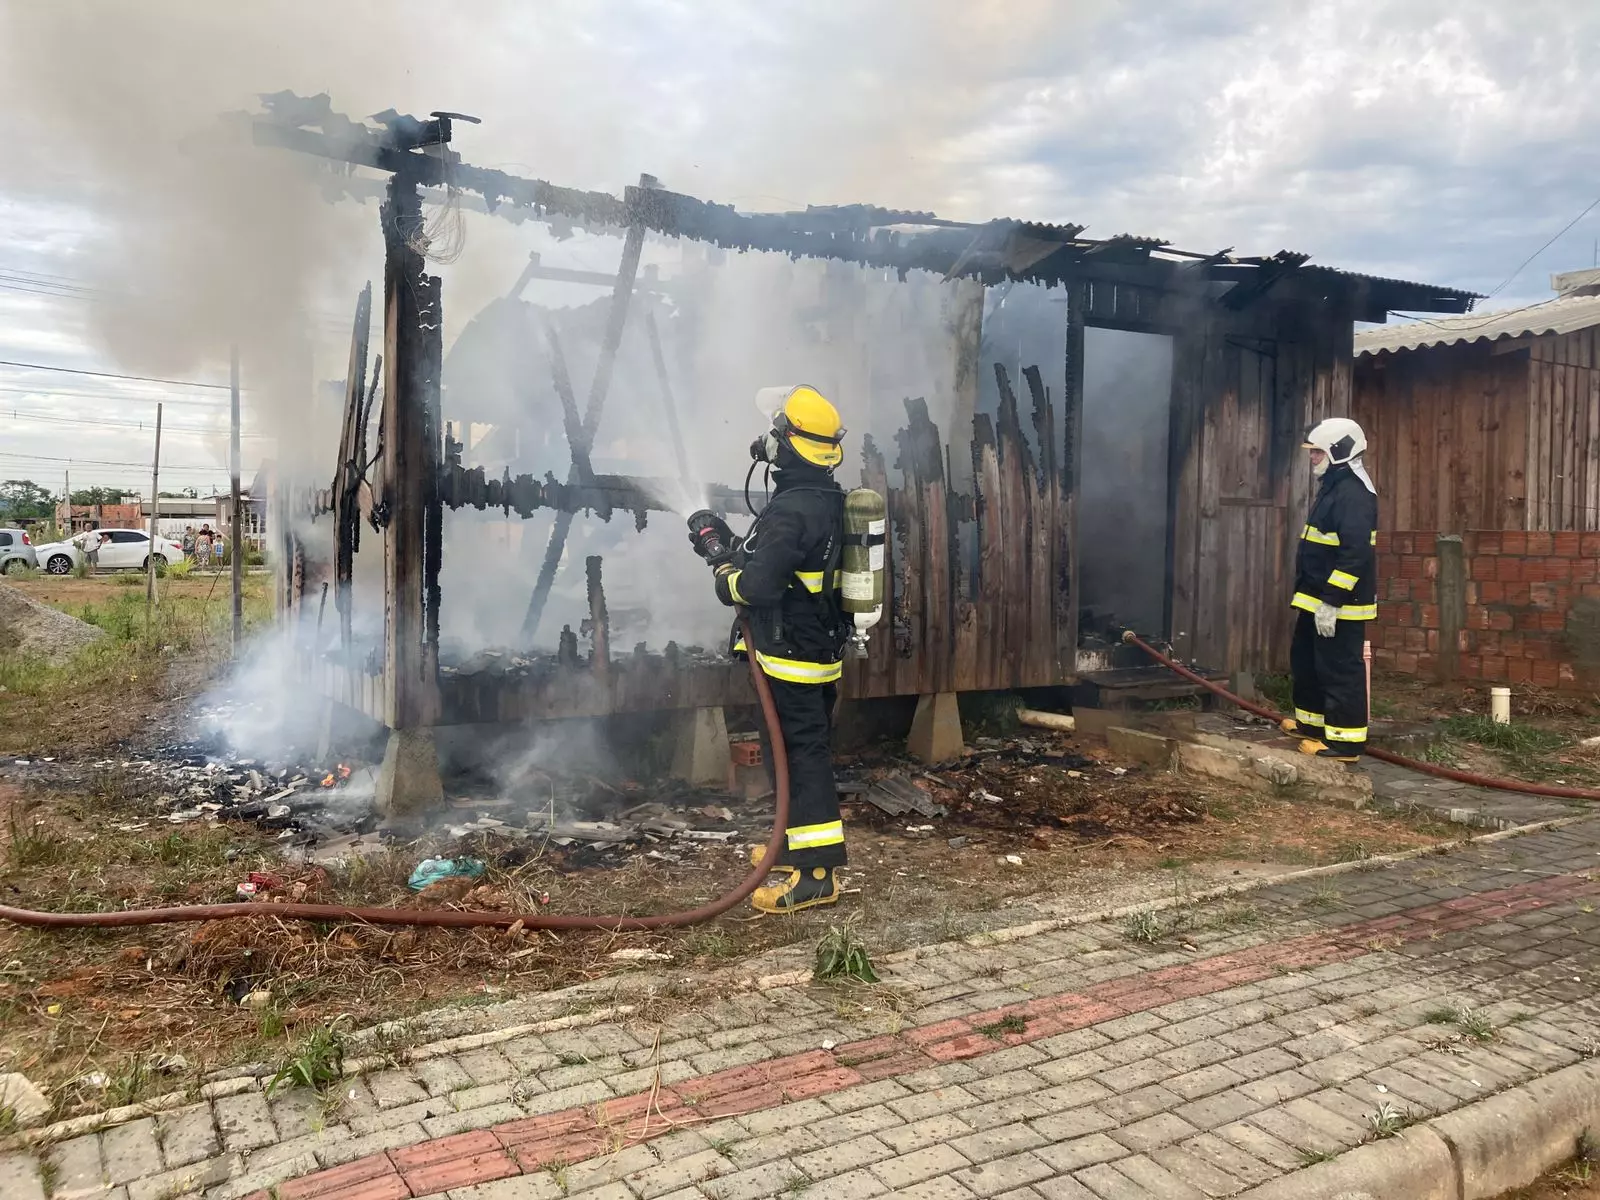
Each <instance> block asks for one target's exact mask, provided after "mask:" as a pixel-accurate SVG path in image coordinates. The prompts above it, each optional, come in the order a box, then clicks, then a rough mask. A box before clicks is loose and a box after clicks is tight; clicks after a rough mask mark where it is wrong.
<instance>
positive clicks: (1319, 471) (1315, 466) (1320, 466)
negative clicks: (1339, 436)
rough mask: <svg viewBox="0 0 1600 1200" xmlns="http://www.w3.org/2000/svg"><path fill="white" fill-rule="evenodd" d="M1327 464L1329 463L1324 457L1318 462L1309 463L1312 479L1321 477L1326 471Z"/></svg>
mask: <svg viewBox="0 0 1600 1200" xmlns="http://www.w3.org/2000/svg"><path fill="white" fill-rule="evenodd" d="M1328 465H1329V464H1328V460H1327V459H1326V458H1324V459H1323V460H1322V461H1321V462H1319V463H1312V464H1311V477H1312V478H1313V479H1321V478H1322V477H1323V476H1324V475H1326V474H1327V473H1328Z"/></svg>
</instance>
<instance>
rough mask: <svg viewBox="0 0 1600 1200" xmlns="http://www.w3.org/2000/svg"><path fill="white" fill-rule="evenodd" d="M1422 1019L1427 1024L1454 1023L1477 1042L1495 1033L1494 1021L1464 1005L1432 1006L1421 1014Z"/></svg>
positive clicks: (1489, 1037) (1491, 1038)
mask: <svg viewBox="0 0 1600 1200" xmlns="http://www.w3.org/2000/svg"><path fill="white" fill-rule="evenodd" d="M1422 1019H1423V1021H1425V1022H1426V1023H1427V1024H1429V1025H1454V1026H1455V1027H1456V1028H1457V1029H1459V1030H1461V1032H1462V1033H1464V1034H1466V1035H1467V1036H1468V1037H1469V1038H1472V1039H1473V1040H1474V1041H1477V1042H1487V1041H1492V1040H1493V1039H1494V1035H1495V1030H1494V1022H1493V1021H1491V1020H1489V1018H1488V1017H1486V1016H1484V1015H1483V1013H1481V1012H1478V1011H1476V1010H1474V1009H1471V1008H1467V1007H1466V1006H1465V1005H1451V1006H1449V1007H1446V1008H1432V1009H1429V1010H1428V1011H1427V1012H1425V1013H1423V1014H1422Z"/></svg>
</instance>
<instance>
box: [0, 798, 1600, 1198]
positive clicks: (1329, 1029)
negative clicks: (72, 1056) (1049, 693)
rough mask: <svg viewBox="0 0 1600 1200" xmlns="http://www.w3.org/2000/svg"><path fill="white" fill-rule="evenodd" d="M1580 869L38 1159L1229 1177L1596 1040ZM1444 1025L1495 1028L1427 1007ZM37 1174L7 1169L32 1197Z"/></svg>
mask: <svg viewBox="0 0 1600 1200" xmlns="http://www.w3.org/2000/svg"><path fill="white" fill-rule="evenodd" d="M1595 872H1600V819H1597V820H1592V821H1585V822H1582V823H1579V824H1576V825H1572V826H1569V827H1566V828H1563V829H1556V830H1550V831H1546V832H1542V833H1538V834H1532V835H1528V836H1526V837H1522V838H1515V839H1509V840H1506V841H1502V842H1498V843H1494V844H1486V845H1478V846H1473V847H1469V848H1460V849H1457V850H1454V851H1452V852H1450V853H1448V854H1442V855H1437V856H1430V857H1426V858H1421V859H1417V860H1414V861H1411V862H1407V863H1403V864H1399V865H1395V866H1391V867H1387V868H1382V869H1367V870H1363V871H1360V872H1358V873H1352V874H1347V875H1342V876H1339V877H1337V878H1330V879H1307V880H1299V881H1291V882H1285V883H1280V884H1276V885H1273V886H1270V887H1267V888H1264V889H1261V890H1258V891H1257V892H1255V893H1252V894H1250V895H1249V896H1247V897H1246V898H1245V899H1244V900H1243V901H1239V900H1236V901H1233V902H1231V903H1230V904H1229V905H1223V906H1212V907H1206V906H1200V907H1198V908H1196V909H1195V910H1194V911H1192V912H1190V913H1187V914H1172V913H1168V914H1165V915H1164V916H1163V917H1162V920H1163V921H1164V922H1166V924H1167V927H1168V928H1171V929H1173V935H1172V936H1171V937H1170V938H1167V939H1164V940H1162V941H1160V942H1158V943H1157V944H1155V945H1145V944H1141V943H1139V942H1137V941H1133V940H1130V938H1129V937H1128V936H1127V931H1126V930H1124V929H1123V928H1121V927H1117V926H1105V925H1088V926H1083V927H1079V928H1075V929H1070V930H1053V931H1051V930H1047V931H1044V932H1041V933H1038V934H1035V935H1033V936H1031V937H1022V938H1018V939H1015V940H1011V941H1007V942H1004V943H1002V944H998V945H990V946H983V945H978V946H972V945H954V946H946V947H932V948H927V949H924V950H921V951H918V952H917V953H915V954H913V955H906V956H897V958H896V960H895V961H891V962H888V963H885V964H883V965H882V973H883V974H884V975H885V977H886V979H887V980H889V981H890V982H891V983H893V984H894V985H897V987H898V989H899V991H898V992H897V995H898V996H899V997H900V1000H899V1001H898V1002H897V1004H896V1005H895V1006H894V1008H895V1009H898V1010H899V1011H898V1012H896V1011H893V1010H892V1009H890V1007H889V1006H887V1005H885V1006H884V1012H883V1015H882V1018H881V1019H877V1018H869V1017H863V1016H856V1017H853V1018H848V1019H847V1018H845V1017H844V1016H842V1015H840V1014H839V1013H837V1012H835V1011H834V1009H833V1001H832V1000H831V999H830V1000H828V1002H827V1004H820V1003H818V1002H817V999H816V998H814V997H813V996H812V995H810V994H808V990H807V989H806V988H794V987H788V988H781V989H777V990H776V991H773V992H768V993H749V994H741V995H737V996H735V997H732V998H731V999H726V1000H718V1001H715V1002H711V1003H708V1004H705V1005H703V1006H701V1007H699V1008H698V1009H696V1010H695V1011H692V1012H688V1013H685V1014H683V1015H682V1016H681V1017H677V1018H673V1019H670V1020H668V1021H666V1022H664V1023H663V1025H662V1026H661V1027H660V1029H659V1030H658V1029H656V1028H654V1027H650V1028H645V1027H642V1026H641V1027H631V1026H626V1025H620V1024H616V1023H602V1024H597V1025H595V1026H592V1027H589V1028H585V1029H568V1030H562V1031H560V1032H558V1033H549V1034H543V1035H540V1036H536V1037H535V1036H522V1037H518V1038H516V1039H514V1040H511V1041H507V1042H504V1043H502V1044H499V1045H495V1046H487V1047H480V1048H478V1049H474V1050H470V1051H467V1052H464V1053H461V1054H457V1055H445V1056H438V1057H432V1058H428V1059H425V1060H423V1061H419V1062H416V1063H414V1064H413V1065H411V1066H401V1067H397V1068H391V1069H387V1070H384V1071H380V1072H377V1073H375V1074H373V1075H370V1076H368V1077H367V1078H366V1080H365V1081H364V1082H362V1081H352V1084H353V1086H354V1089H355V1091H356V1097H355V1099H354V1100H353V1101H352V1102H351V1103H350V1104H348V1105H346V1106H343V1108H342V1110H341V1109H338V1108H334V1109H331V1110H329V1111H328V1113H327V1114H326V1116H325V1115H324V1110H323V1108H322V1106H321V1105H320V1103H319V1102H318V1101H317V1100H316V1099H315V1098H313V1097H310V1096H308V1095H305V1094H294V1093H289V1094H286V1095H284V1096H282V1097H280V1098H277V1099H275V1100H274V1101H273V1102H272V1103H271V1104H268V1103H267V1101H266V1100H265V1098H264V1097H263V1096H262V1095H261V1094H260V1093H258V1092H249V1093H245V1094H242V1095H239V1096H233V1097H227V1098H224V1099H219V1100H216V1101H215V1102H213V1103H211V1104H209V1105H195V1106H192V1107H190V1108H188V1109H182V1110H177V1111H174V1112H171V1113H167V1114H163V1115H161V1116H160V1117H157V1118H154V1119H149V1118H147V1119H144V1120H141V1121H137V1122H133V1123H130V1124H127V1125H123V1126H119V1127H116V1128H112V1129H108V1130H105V1131H103V1132H102V1133H99V1134H95V1135H90V1136H87V1137H80V1138H74V1139H70V1140H67V1141H64V1142H61V1143H59V1144H58V1145H55V1146H53V1147H51V1148H50V1149H49V1150H48V1151H47V1152H46V1157H47V1158H48V1161H49V1163H50V1170H49V1171H48V1172H47V1177H48V1178H51V1179H52V1180H53V1181H54V1184H55V1187H56V1189H57V1192H56V1196H57V1197H58V1198H59V1200H65V1198H67V1197H72V1198H74V1200H76V1198H77V1197H84V1198H87V1197H90V1196H93V1197H96V1198H97V1200H100V1198H105V1200H120V1196H119V1195H118V1193H117V1192H116V1191H115V1190H114V1189H117V1188H119V1187H124V1186H126V1187H128V1189H129V1190H128V1193H127V1195H128V1200H147V1198H153V1197H155V1196H158V1195H163V1194H166V1195H196V1196H203V1197H204V1198H205V1200H235V1198H236V1197H241V1196H250V1197H251V1200H267V1197H268V1195H269V1194H270V1193H269V1192H268V1190H267V1189H268V1188H269V1187H276V1194H277V1196H278V1200H387V1198H390V1197H392V1198H394V1200H401V1198H403V1197H425V1196H431V1197H437V1196H444V1195H448V1196H449V1197H451V1200H510V1198H511V1197H532V1198H533V1200H553V1198H554V1197H556V1196H559V1195H563V1194H565V1195H567V1196H571V1197H585V1198H587V1200H766V1198H767V1197H785V1198H789V1197H794V1198H798V1197H800V1196H802V1195H814V1196H818V1197H820V1196H824V1195H826V1196H828V1197H830V1200H832V1198H834V1197H839V1198H842V1200H853V1198H855V1197H860V1198H861V1200H873V1198H874V1197H876V1196H879V1195H885V1194H887V1193H889V1192H891V1191H893V1192H895V1193H896V1194H897V1195H906V1194H910V1195H914V1196H916V1197H926V1200H973V1198H974V1197H978V1198H985V1200H986V1198H988V1197H1001V1198H1003V1200H1079V1198H1080V1197H1084V1196H1089V1197H1098V1198H1099V1200H1112V1198H1115V1197H1120V1196H1128V1197H1140V1198H1146V1200H1147V1198H1149V1197H1167V1196H1172V1197H1189V1196H1197V1195H1198V1196H1223V1195H1232V1194H1235V1193H1237V1192H1239V1191H1242V1190H1244V1189H1246V1188H1248V1187H1251V1186H1254V1185H1256V1184H1259V1183H1262V1182H1265V1181H1267V1180H1270V1179H1273V1178H1276V1177H1278V1176H1279V1175H1282V1174H1284V1173H1286V1172H1292V1171H1294V1170H1297V1169H1299V1168H1300V1167H1302V1166H1303V1165H1305V1163H1306V1162H1307V1161H1308V1160H1309V1159H1310V1158H1312V1157H1314V1156H1318V1155H1323V1154H1332V1153H1338V1152H1340V1151H1343V1150H1347V1149H1350V1148H1351V1147H1353V1146H1354V1145H1356V1144H1358V1143H1359V1142H1361V1141H1362V1140H1364V1139H1365V1138H1366V1137H1368V1136H1369V1134H1370V1125H1369V1123H1368V1117H1369V1116H1370V1115H1371V1114H1372V1113H1374V1112H1376V1111H1377V1109H1378V1107H1379V1106H1380V1104H1382V1103H1391V1104H1395V1105H1397V1106H1404V1107H1405V1108H1407V1109H1408V1110H1410V1111H1412V1112H1413V1113H1415V1114H1416V1115H1419V1116H1427V1115H1435V1114H1439V1113H1443V1112H1447V1111H1450V1110H1452V1109H1454V1108H1458V1107H1460V1106H1461V1105H1463V1104H1466V1103H1471V1102H1472V1101H1474V1100H1477V1099H1480V1098H1482V1097H1484V1096H1486V1095H1490V1094H1492V1093H1493V1092H1494V1091H1496V1090H1498V1089H1501V1088H1505V1087H1510V1086H1514V1085H1516V1084H1518V1083H1521V1082H1525V1081H1526V1080H1528V1079H1531V1078H1533V1077H1534V1076H1536V1075H1538V1074H1542V1073H1545V1072H1548V1071H1552V1070H1557V1069H1560V1068H1561V1067H1564V1066H1568V1065H1570V1064H1571V1063H1573V1062H1576V1061H1578V1060H1579V1059H1580V1058H1582V1057H1585V1056H1589V1055H1592V1054H1593V1053H1594V1052H1595V1051H1596V1049H1597V1046H1596V1043H1595V1040H1594V1039H1596V1038H1597V1037H1600V1023H1597V1020H1596V1018H1597V1017H1600V1004H1597V1003H1596V1002H1594V1001H1592V1000H1591V999H1590V995H1591V990H1592V989H1591V987H1590V985H1589V983H1588V982H1587V980H1588V978H1589V977H1591V976H1592V975H1593V974H1594V972H1595V970H1597V969H1600V962H1597V961H1596V960H1597V959H1600V921H1597V920H1596V918H1595V916H1594V911H1595V908H1596V905H1597V903H1600V876H1597V875H1596V874H1595ZM1241 912H1242V913H1243V914H1244V915H1243V916H1241ZM1179 916H1181V917H1182V920H1181V921H1180V920H1179V919H1178V918H1179ZM1468 1009H1470V1010H1471V1011H1473V1012H1476V1013H1480V1014H1482V1015H1483V1016H1484V1017H1485V1018H1486V1019H1487V1020H1488V1021H1489V1022H1490V1024H1491V1025H1492V1026H1493V1035H1492V1037H1491V1038H1490V1039H1489V1040H1487V1041H1481V1042H1480V1041H1476V1040H1473V1039H1472V1038H1470V1037H1468V1036H1466V1035H1465V1034H1464V1033H1463V1032H1462V1030H1461V1029H1459V1028H1458V1027H1457V1026H1456V1025H1455V1024H1452V1023H1450V1021H1448V1020H1446V1019H1445V1016H1444V1013H1445V1010H1449V1011H1450V1012H1461V1011H1464V1010H1468ZM1430 1019H1431V1021H1442V1022H1443V1023H1430ZM347 1090H348V1089H347ZM33 1161H34V1160H33V1159H32V1157H31V1156H28V1155H11V1156H8V1157H5V1158H0V1180H3V1181H6V1182H7V1183H9V1184H11V1185H12V1186H14V1187H15V1188H16V1189H17V1190H18V1194H19V1195H23V1196H27V1195H29V1193H28V1191H27V1189H28V1188H29V1187H31V1186H34V1185H35V1184H36V1183H37V1180H38V1176H37V1173H34V1174H32V1175H30V1174H29V1172H30V1171H31V1170H32V1164H33ZM317 1168H321V1169H320V1170H319V1169H317ZM180 1185H181V1186H182V1187H184V1188H186V1189H187V1190H186V1191H183V1190H179V1191H173V1190H172V1189H173V1188H174V1187H178V1186H180ZM162 1188H165V1189H167V1190H166V1192H165V1193H163V1192H162V1191H161V1190H160V1189H162ZM30 1200H31V1197H30Z"/></svg>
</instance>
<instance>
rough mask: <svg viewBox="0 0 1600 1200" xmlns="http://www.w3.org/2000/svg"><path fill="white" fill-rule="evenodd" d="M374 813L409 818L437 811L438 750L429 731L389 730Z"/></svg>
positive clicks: (441, 796) (441, 789)
mask: <svg viewBox="0 0 1600 1200" xmlns="http://www.w3.org/2000/svg"><path fill="white" fill-rule="evenodd" d="M376 802H377V806H378V811H379V812H381V813H383V814H384V815H385V816H390V817H398V816H409V815H411V814H414V813H419V812H426V811H428V810H429V809H435V808H439V807H440V806H442V805H443V803H444V784H443V783H441V782H440V780H439V748H438V746H437V745H436V744H435V743H434V739H433V730H431V729H391V730H390V731H389V744H388V745H387V746H385V747H384V751H383V766H382V767H380V768H379V769H378V794H377V797H376Z"/></svg>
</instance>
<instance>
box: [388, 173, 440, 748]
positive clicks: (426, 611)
mask: <svg viewBox="0 0 1600 1200" xmlns="http://www.w3.org/2000/svg"><path fill="white" fill-rule="evenodd" d="M421 228H422V199H421V197H420V196H419V195H418V193H417V185H416V181H415V180H413V179H411V178H409V177H408V176H407V175H405V174H403V173H402V174H397V175H396V176H395V177H394V178H393V179H391V180H390V182H389V199H388V200H387V201H386V202H385V204H384V207H383V233H384V243H385V247H386V256H385V263H384V370H385V375H386V378H385V381H384V388H383V394H384V405H383V442H384V447H385V449H384V463H383V474H382V487H381V489H380V491H381V497H380V499H379V500H378V506H379V507H381V508H382V510H383V511H384V512H385V513H386V514H387V521H386V523H385V525H384V538H383V550H384V553H383V590H384V617H385V619H384V671H383V680H384V704H383V708H384V723H385V724H387V725H388V726H389V727H390V728H391V729H409V728H416V727H419V726H424V725H428V724H431V723H432V722H433V721H434V720H435V719H436V715H437V709H438V675H439V658H438V653H439V647H438V603H439V594H438V564H439V554H438V542H439V536H440V534H441V532H442V529H441V524H442V521H441V515H440V512H439V466H440V464H439V461H438V458H439V440H440V438H439V427H438V411H439V360H440V354H441V349H440V339H441V330H442V321H441V319H440V312H439V292H440V288H439V280H438V278H437V277H435V276H430V275H428V274H427V273H426V272H425V271H424V270H423V266H424V262H423V257H422V254H421V252H420V250H419V245H420V242H419V235H420V232H421ZM430 546H431V549H430Z"/></svg>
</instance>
